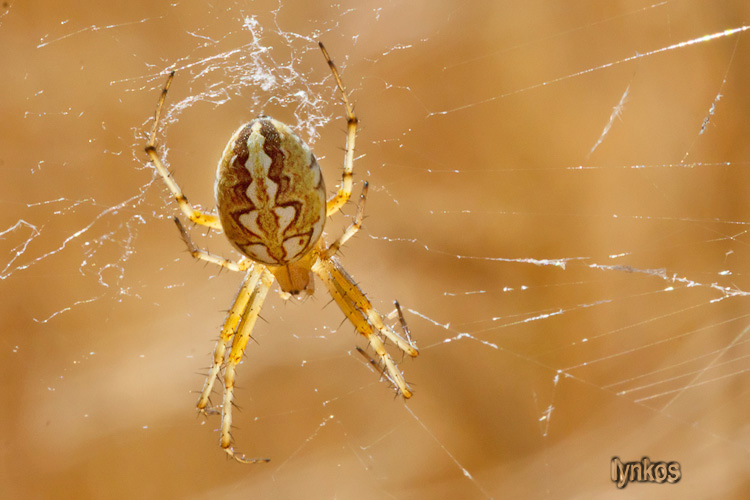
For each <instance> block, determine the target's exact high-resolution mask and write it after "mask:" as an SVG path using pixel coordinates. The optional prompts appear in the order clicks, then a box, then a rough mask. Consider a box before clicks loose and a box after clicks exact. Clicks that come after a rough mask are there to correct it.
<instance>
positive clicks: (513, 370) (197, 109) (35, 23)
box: [0, 0, 750, 499]
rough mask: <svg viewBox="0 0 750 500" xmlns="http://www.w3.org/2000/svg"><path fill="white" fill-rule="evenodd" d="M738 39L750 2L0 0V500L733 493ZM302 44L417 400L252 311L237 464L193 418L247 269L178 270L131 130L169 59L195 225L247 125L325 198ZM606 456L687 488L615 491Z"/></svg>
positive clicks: (741, 421) (742, 232)
mask: <svg viewBox="0 0 750 500" xmlns="http://www.w3.org/2000/svg"><path fill="white" fill-rule="evenodd" d="M749 25H750V8H748V3H747V2H746V1H745V0H734V1H723V2H712V1H703V0H701V1H698V0H684V1H665V2H653V1H651V2H644V1H636V0H631V1H621V2H601V1H596V0H580V1H575V2H559V1H552V0H538V1H533V2H496V1H485V2H463V1H439V2H434V1H425V0H423V1H416V2H393V1H377V0H376V1H368V2H359V1H358V2H346V1H345V2H339V3H335V4H326V3H317V2H301V1H296V0H293V1H285V0H280V1H278V2H276V1H256V2H252V1H232V2H218V3H206V2H183V3H176V4H174V3H168V2H156V3H154V2H143V1H137V0H136V1H134V2H128V3H125V4H115V3H112V4H107V5H105V4H103V3H101V2H80V1H77V2H71V1H64V2H51V1H48V2H21V1H13V0H10V1H8V2H4V3H3V4H2V6H1V7H0V45H2V47H3V49H4V50H2V51H0V65H1V67H2V68H3V77H2V79H0V88H2V92H0V110H1V116H2V122H1V123H0V128H1V133H0V165H2V183H0V208H1V211H0V296H1V297H2V301H0V321H1V325H2V327H1V329H0V331H1V332H2V333H1V335H0V387H1V392H0V394H2V397H3V402H4V404H3V405H2V407H1V408H0V440H1V441H0V443H1V445H0V491H2V497H3V498H76V499H86V498H97V499H101V498H157V497H158V498H212V499H216V498H310V499H329V498H360V499H379V498H398V499H435V498H462V499H473V498H477V499H484V498H617V499H621V498H662V497H671V498H748V495H750V476H749V475H748V470H749V465H750V463H749V460H748V452H749V451H750V391H749V390H748V387H749V386H750V374H749V373H748V372H749V371H750V343H748V341H749V340H750V336H749V335H750V333H749V330H750V326H749V325H750V299H749V298H748V293H750V281H748V259H749V258H750V252H748V244H749V243H750V236H748V227H749V226H750V208H749V205H748V188H747V186H748V182H750V163H749V159H750V147H749V146H748V144H750V141H748V138H749V137H750V118H748V117H749V116H750V113H749V112H750V93H749V92H748V89H750V29H748V26H749ZM317 40H322V41H323V42H325V43H326V45H327V47H328V49H329V51H330V53H331V55H332V56H333V57H334V59H335V60H336V62H337V63H338V65H339V66H340V68H341V72H342V76H343V79H344V82H345V84H346V86H347V88H348V90H349V94H350V97H351V99H352V101H353V102H354V103H356V110H357V113H358V115H359V117H360V120H361V125H362V126H361V129H360V131H359V135H358V141H357V161H356V164H355V180H356V182H357V184H356V185H355V194H356V193H358V192H359V190H360V189H361V182H362V180H364V179H367V180H369V182H370V186H371V189H370V195H369V198H368V204H367V209H366V216H367V217H366V219H365V224H364V228H363V229H362V231H361V232H360V233H359V234H358V235H357V237H356V238H355V239H354V240H353V241H351V242H350V243H348V244H347V245H346V248H345V249H344V251H343V255H342V261H343V263H344V265H345V266H346V268H347V269H348V270H349V272H350V273H351V274H353V275H354V276H355V277H356V279H357V280H358V282H359V283H360V285H361V286H362V287H363V289H364V290H366V291H367V293H368V295H369V296H370V298H371V299H372V301H373V303H374V304H375V306H376V307H377V308H378V309H379V310H380V311H381V312H382V313H384V314H389V313H391V312H392V311H393V305H392V300H393V299H398V300H399V301H400V302H401V303H402V304H403V306H404V310H405V316H406V319H407V321H408V323H409V326H410V328H411V333H412V336H413V338H414V339H415V340H416V342H417V344H418V346H419V347H420V349H421V354H420V356H419V358H417V359H415V360H411V359H401V357H400V356H397V359H398V360H399V366H400V367H401V369H402V370H403V371H404V373H405V376H406V378H407V380H408V381H409V382H410V383H411V384H412V386H413V388H414V397H413V398H412V399H411V400H409V401H408V402H405V401H403V400H402V399H400V398H394V393H393V391H392V389H391V387H390V386H389V384H388V383H387V381H382V380H380V378H379V375H378V373H376V372H375V371H373V370H372V369H371V367H370V366H369V365H368V363H367V362H366V360H365V359H363V358H362V357H361V356H359V355H358V354H357V352H356V350H355V346H357V345H359V346H361V347H364V348H367V343H366V341H364V340H363V339H362V338H359V337H358V336H357V334H356V333H355V332H354V329H353V327H352V326H351V325H350V324H349V323H347V322H343V315H342V314H341V313H340V311H338V309H337V308H336V307H335V305H333V304H329V302H330V299H329V297H328V296H327V294H326V293H325V290H324V288H323V287H322V286H321V285H319V286H318V291H317V293H316V295H315V297H314V298H312V299H310V300H307V301H305V302H302V303H299V302H284V301H283V300H281V298H280V297H279V296H278V294H276V293H271V294H270V295H269V298H268V300H267V302H266V304H265V307H264V308H263V311H262V321H259V322H258V324H257V326H256V329H255V332H254V337H255V342H253V343H251V345H250V346H249V348H248V351H247V356H246V359H245V361H244V362H243V364H242V365H241V366H240V369H239V375H238V390H237V396H236V398H237V399H236V401H237V404H238V406H239V410H238V411H237V412H236V414H235V424H236V429H235V431H234V435H235V438H236V446H237V449H239V450H240V451H243V452H246V453H247V454H248V455H250V456H261V457H270V458H271V462H270V463H268V464H264V465H255V466H243V465H239V464H237V463H234V462H233V461H230V460H227V459H226V457H225V455H224V454H223V453H221V451H220V450H219V447H218V444H217V443H218V433H217V430H216V429H217V427H218V425H219V419H218V417H216V416H214V417H210V418H203V417H200V416H199V415H197V414H196V412H195V410H194V404H195V401H196V399H197V394H196V391H198V390H200V388H201V387H202V384H203V378H204V374H205V372H206V369H207V367H208V365H209V363H210V360H211V356H212V354H211V353H212V350H213V344H214V341H215V339H216V337H217V335H218V330H219V327H220V325H221V323H222V322H223V319H224V314H225V313H224V311H225V310H226V309H227V308H228V307H229V305H230V303H231V300H232V297H233V295H234V293H235V291H236V289H237V287H238V285H239V282H240V279H241V277H240V276H239V275H236V274H232V273H227V272H221V273H220V272H218V270H217V269H215V268H213V267H210V266H206V265H203V264H201V263H198V262H194V261H193V260H192V259H191V257H190V255H189V254H187V252H186V251H185V248H184V245H183V243H182V242H181V241H180V238H179V236H178V234H177V231H176V229H175V228H174V225H173V223H172V222H171V220H170V218H171V217H172V216H174V215H177V214H178V209H177V207H176V205H175V203H174V202H173V201H171V199H170V197H169V193H168V192H167V190H166V189H165V187H164V185H163V183H162V182H161V181H160V180H158V179H155V177H154V171H153V169H152V168H151V167H150V166H149V165H148V163H147V161H146V156H145V154H144V153H143V146H144V143H145V138H144V133H145V132H146V131H148V130H149V127H150V126H151V123H152V121H151V117H152V115H153V112H154V109H155V105H156V101H157V98H158V96H159V92H160V89H161V86H162V85H163V84H164V81H165V75H166V72H167V71H168V69H169V68H172V67H173V68H175V69H176V70H177V76H176V77H175V80H174V83H173V86H172V89H171V91H170V94H169V96H168V100H167V107H166V113H167V114H166V116H165V119H164V122H163V124H162V125H163V126H162V128H161V130H160V133H159V144H160V145H161V147H162V153H163V155H164V157H165V161H166V162H167V163H168V164H169V166H170V168H171V169H172V170H173V171H174V174H175V178H176V179H177V181H178V182H179V183H180V184H181V186H182V187H183V188H184V190H185V192H186V193H187V195H188V196H189V198H190V199H191V201H193V202H194V203H196V204H198V205H200V206H202V207H204V208H206V209H207V210H211V209H213V207H214V202H213V197H212V190H213V176H214V169H215V165H216V162H217V160H218V158H219V156H220V154H221V151H222V150H223V148H224V145H225V142H226V141H227V139H228V138H229V136H230V135H231V133H232V132H233V131H234V130H235V128H236V127H237V126H239V125H240V124H241V123H243V122H245V121H248V120H249V119H251V118H252V117H254V116H256V115H257V114H260V113H266V114H269V115H272V116H274V117H276V118H278V119H280V120H282V121H285V122H287V123H289V124H290V125H292V126H293V127H295V128H296V129H297V130H298V132H299V134H300V135H301V136H302V137H303V138H304V139H305V140H306V141H308V142H309V143H310V144H311V145H312V146H313V149H314V151H315V152H316V155H317V156H318V157H319V158H320V161H321V164H322V165H323V169H324V174H325V176H326V179H327V184H328V188H329V190H331V191H333V190H334V188H335V184H336V182H337V180H338V177H339V175H340V168H341V165H342V159H343V153H342V148H343V145H344V138H345V133H344V129H345V122H344V119H343V108H342V106H341V104H340V100H339V97H338V95H337V93H336V91H335V89H334V86H333V81H332V78H331V77H330V73H329V71H328V68H327V67H326V64H325V61H324V60H323V58H322V56H321V55H320V53H319V50H318V48H317V45H316V41H317ZM353 214H354V205H353V204H350V205H348V206H347V208H346V210H345V214H344V215H338V216H336V217H335V218H334V219H333V220H331V221H330V223H329V225H328V226H327V238H328V239H329V240H330V238H333V237H335V236H337V235H338V234H339V233H340V231H341V230H343V228H344V227H345V226H346V224H347V223H348V222H349V221H350V217H351V216H352V215H353ZM191 234H192V235H193V238H194V239H195V240H196V242H198V244H199V245H201V246H203V247H204V248H208V249H209V250H211V251H213V252H216V253H220V254H222V255H226V256H228V257H232V256H236V254H234V253H233V251H232V249H231V248H230V247H229V245H228V244H227V243H226V242H225V241H224V240H223V237H222V236H221V235H220V234H207V233H206V231H205V230H203V229H201V228H193V229H192V232H191ZM392 321H393V322H394V323H396V321H395V320H392ZM369 352H372V351H371V350H370V351H369ZM392 352H393V354H394V355H396V354H397V353H396V352H395V350H392ZM214 400H215V401H219V399H218V398H217V397H215V398H214ZM615 456H617V457H620V459H621V460H622V461H623V462H629V461H637V460H640V459H641V458H642V457H649V458H650V459H651V460H652V461H665V462H672V461H676V462H679V463H680V465H681V470H682V479H681V480H680V482H679V483H677V484H663V485H657V484H629V485H628V486H627V487H626V488H625V489H623V490H618V489H617V488H616V486H615V485H614V484H613V483H612V481H611V479H610V461H611V460H612V458H613V457H615Z"/></svg>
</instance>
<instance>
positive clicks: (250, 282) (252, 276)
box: [196, 265, 263, 415]
mask: <svg viewBox="0 0 750 500" xmlns="http://www.w3.org/2000/svg"><path fill="white" fill-rule="evenodd" d="M262 267H263V266H260V265H258V266H255V267H254V268H253V270H252V271H250V272H248V273H247V275H245V279H244V280H243V281H242V285H241V286H240V289H239V291H238V292H237V297H236V298H235V299H234V304H233V305H232V307H231V309H229V312H228V313H227V319H226V320H225V321H224V326H223V327H222V329H221V335H220V336H219V340H218V342H216V348H215V349H214V361H213V364H212V365H211V368H210V369H209V372H208V377H207V378H206V382H205V383H204V384H203V390H202V391H201V397H200V399H198V404H197V405H196V406H197V408H198V411H200V412H201V413H203V414H204V415H205V414H207V412H208V411H207V410H206V408H208V406H209V401H208V398H209V397H210V395H211V391H212V390H213V387H214V381H215V380H216V376H217V375H218V374H219V370H220V369H221V365H222V364H223V363H224V357H225V354H226V350H227V345H229V341H230V340H232V337H234V332H235V330H237V325H238V324H239V323H240V319H241V318H242V314H243V313H244V311H245V310H246V309H247V304H248V303H249V302H250V297H251V295H252V294H253V292H254V291H255V287H256V285H257V284H258V280H259V279H260V276H261V274H262V273H263V269H262ZM209 409H210V408H209Z"/></svg>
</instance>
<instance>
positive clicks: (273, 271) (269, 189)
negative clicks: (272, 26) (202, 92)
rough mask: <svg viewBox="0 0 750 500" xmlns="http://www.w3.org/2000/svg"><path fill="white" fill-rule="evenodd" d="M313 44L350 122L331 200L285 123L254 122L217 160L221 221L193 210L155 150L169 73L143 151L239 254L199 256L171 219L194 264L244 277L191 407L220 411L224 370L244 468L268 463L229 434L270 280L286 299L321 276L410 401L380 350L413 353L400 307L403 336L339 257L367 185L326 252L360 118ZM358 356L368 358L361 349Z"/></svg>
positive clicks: (223, 438) (346, 191) (178, 196)
mask: <svg viewBox="0 0 750 500" xmlns="http://www.w3.org/2000/svg"><path fill="white" fill-rule="evenodd" d="M318 45H319V46H320V50H321V51H322V52H323V57H325V59H326V62H327V63H328V66H329V67H330V69H331V73H332V74H333V78H334V80H335V81H336V86H337V87H338V90H339V92H340V94H341V98H342V101H343V103H344V108H345V111H346V119H347V134H346V148H345V155H344V171H343V174H342V178H341V185H340V186H339V189H338V191H337V192H336V194H334V195H333V196H332V197H331V198H329V199H328V200H326V190H325V184H324V181H323V175H322V173H321V171H320V166H319V165H318V162H317V160H316V159H315V156H314V155H313V153H312V151H310V148H309V147H308V146H307V144H305V143H304V142H303V141H302V140H301V139H300V138H299V137H297V136H296V135H295V134H294V132H292V130H291V129H290V128H289V127H288V126H286V125H285V124H283V123H281V122H279V121H277V120H274V119H273V118H270V117H268V116H265V115H260V116H259V117H258V118H256V119H254V120H252V121H250V122H248V123H246V124H244V125H242V126H241V127H240V128H239V129H238V130H237V131H236V132H235V133H234V135H233V136H232V138H231V139H229V142H228V143H227V145H226V147H225V148H224V153H223V154H222V156H221V159H220V160H219V165H218V170H217V173H216V184H215V195H216V204H217V207H218V212H219V214H218V215H212V214H208V213H205V212H202V211H200V210H198V209H196V208H194V207H193V206H192V205H191V204H190V202H188V200H187V198H186V197H185V195H184V194H183V192H182V190H181V189H180V187H179V186H178V185H177V183H176V182H175V181H174V179H173V178H172V175H171V173H170V172H169V171H168V170H167V168H166V167H165V166H164V163H162V161H161V158H160V157H159V153H158V151H157V148H156V132H157V127H158V124H159V117H160V115H161V112H162V108H163V107H164V101H165V99H166V96H167V91H168V90H169V86H170V84H171V83H172V79H173V78H174V75H175V72H174V71H172V72H171V73H170V75H169V77H168V78H167V82H166V84H165V85H164V88H163V90H162V92H161V96H160V98H159V101H158V104H157V107H156V113H155V115H154V123H153V127H152V129H151V133H150V135H149V139H148V143H147V144H146V153H147V154H148V156H149V158H150V159H151V161H152V162H153V164H154V167H155V168H156V170H157V171H158V173H159V175H160V176H161V178H162V179H163V180H164V182H165V183H166V185H167V187H168V188H169V191H170V192H171V193H172V195H173V196H174V199H175V200H176V201H177V203H178V205H179V206H180V209H181V210H182V213H183V214H184V215H185V216H186V217H187V218H188V219H190V220H191V221H193V222H194V223H196V224H199V225H202V226H206V227H208V228H211V229H216V230H220V231H223V232H224V234H225V235H226V237H227V238H228V239H229V242H230V243H231V244H232V245H233V246H234V247H235V248H236V249H237V250H239V252H240V253H241V254H242V257H241V258H240V259H239V260H236V261H234V260H228V259H225V258H223V257H220V256H218V255H214V254H211V253H209V252H207V251H205V250H203V249H199V248H198V247H197V246H196V245H195V244H194V243H193V241H192V240H191V239H190V236H189V235H188V233H187V231H186V230H185V228H184V226H183V225H182V223H181V222H180V219H179V218H177V217H174V221H175V223H176V224H177V227H178V229H179V231H180V234H181V236H182V239H183V241H184V242H185V244H186V246H187V248H188V250H189V251H190V254H191V255H192V256H193V257H194V258H196V259H198V260H203V261H206V262H210V263H212V264H216V265H219V266H221V267H223V268H225V269H229V270H232V271H238V272H244V273H245V277H244V279H243V281H242V284H241V286H240V289H239V291H238V292H237V296H236V298H235V299H234V303H233V304H232V307H231V308H230V309H229V312H228V313H227V317H226V320H225V321H224V326H223V327H222V329H221V334H220V336H219V340H218V342H217V343H216V348H215V350H214V359H213V363H212V365H211V367H210V369H209V372H208V377H207V378H206V381H205V383H204V385H203V390H202V391H201V395H200V398H199V399H198V403H197V405H196V406H197V408H198V411H199V412H201V413H202V414H204V415H208V414H209V413H218V411H217V410H214V409H212V407H211V405H210V401H209V397H210V394H211V392H212V390H213V384H214V381H215V380H216V379H217V378H218V377H219V375H220V372H221V371H222V368H223V379H224V392H223V398H222V405H221V430H220V445H221V448H222V449H223V450H224V451H225V452H226V453H227V454H228V455H229V456H230V457H232V458H234V459H235V460H237V461H239V462H244V463H258V462H268V461H269V459H267V458H253V459H248V458H245V456H244V455H242V454H240V453H237V452H235V450H234V448H233V446H232V444H233V438H232V435H231V428H232V405H233V398H234V381H235V372H236V369H237V365H238V364H239V362H240V361H241V359H242V356H243V353H244V352H245V348H246V347H247V343H248V341H249V340H250V338H251V333H252V330H253V326H254V325H255V321H256V320H257V318H258V314H259V313H260V309H261V306H262V305H263V301H264V300H265V298H266V295H267V294H268V291H269V289H270V288H271V286H272V285H273V283H274V280H275V281H277V282H278V283H279V287H280V289H281V291H282V296H284V297H285V298H289V297H290V296H307V295H310V294H312V293H313V274H315V275H317V276H318V278H320V279H321V281H322V282H323V283H324V285H325V286H326V288H327V289H328V292H329V293H330V294H331V297H333V300H334V301H335V302H336V303H337V304H338V305H339V307H340V308H341V311H342V312H343V313H344V315H345V316H346V317H347V318H348V319H349V321H350V322H351V323H352V324H353V325H354V327H355V328H356V329H357V331H358V332H359V333H361V334H362V335H364V337H365V338H366V339H367V340H368V341H369V343H370V345H371V346H372V347H373V349H374V350H375V352H376V353H377V356H378V358H379V360H380V363H382V365H379V364H378V363H376V362H375V361H373V360H371V359H369V358H368V359H369V361H370V362H371V363H372V364H375V365H378V366H382V369H381V373H382V374H383V375H384V376H385V377H386V378H388V379H389V380H390V381H391V382H392V383H393V384H394V386H395V389H396V392H397V394H401V395H402V396H403V397H404V398H410V397H411V395H412V392H411V390H410V389H409V387H408V385H407V384H406V381H405V380H404V377H403V375H402V374H401V372H400V371H399V370H398V368H396V364H395V363H394V361H393V358H391V356H390V355H389V354H388V352H387V351H386V350H385V347H384V342H385V341H388V340H390V341H391V342H392V343H394V344H395V345H396V346H397V347H398V348H399V349H401V350H402V351H403V352H405V353H406V354H408V355H409V356H412V357H416V356H417V355H418V354H419V352H418V351H417V349H416V347H415V346H414V344H413V343H412V342H411V339H410V336H409V330H408V327H407V326H406V322H405V320H404V316H403V313H402V311H401V307H400V306H399V304H398V302H395V305H396V310H397V311H398V317H399V321H400V323H401V327H402V329H403V330H404V333H405V335H406V339H404V338H402V337H401V336H400V335H398V334H397V333H396V332H395V331H394V330H393V328H391V327H390V326H388V325H387V324H386V323H385V322H384V321H383V318H382V316H381V315H380V314H379V313H378V312H377V311H376V310H375V309H374V308H373V306H372V304H371V303H370V301H369V300H368V299H367V297H366V296H365V294H364V292H363V291H362V290H361V289H360V288H359V286H358V285H357V283H356V282H355V281H354V279H352V277H351V276H350V275H349V274H348V273H347V272H346V271H345V270H344V268H343V267H342V266H341V263H340V262H339V260H338V259H337V258H336V255H335V254H336V253H337V252H338V251H339V249H340V248H341V246H342V245H343V244H344V243H346V242H347V241H348V240H349V238H351V237H352V236H354V234H355V233H356V232H357V231H358V230H359V229H360V227H361V225H362V217H363V214H364V206H365V199H366V198H367V182H366V181H365V182H364V185H363V188H362V194H361V195H360V197H359V202H358V204H357V212H356V216H355V218H354V221H353V222H352V224H350V225H349V226H348V227H347V228H346V230H345V231H344V233H343V234H342V235H341V236H340V237H339V238H338V239H337V240H336V241H334V242H333V243H331V244H330V245H326V244H325V242H324V241H323V238H321V235H322V233H323V226H324V224H325V220H326V218H327V217H330V216H331V215H333V214H335V213H336V212H338V211H339V210H340V209H341V207H342V206H343V205H344V204H345V203H346V202H347V201H348V200H349V197H350V196H351V192H352V169H353V164H354V140H355V136H356V133H357V117H356V116H355V114H354V110H353V108H352V106H351V104H350V103H349V99H348V98H347V96H346V90H345V89H344V85H343V83H342V81H341V77H340V76H339V73H338V70H337V69H336V66H335V65H334V63H333V60H332V59H331V57H330V56H329V55H328V51H326V49H325V47H324V46H323V44H322V43H319V44H318ZM300 294H302V295H300ZM230 343H231V347H230ZM228 347H229V352H227V348H228ZM357 351H358V352H360V353H362V354H364V352H363V351H362V350H361V349H360V348H359V347H358V348H357Z"/></svg>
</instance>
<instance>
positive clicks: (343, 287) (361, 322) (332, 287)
mask: <svg viewBox="0 0 750 500" xmlns="http://www.w3.org/2000/svg"><path fill="white" fill-rule="evenodd" d="M312 270H313V272H314V273H315V274H317V275H318V277H319V278H320V279H321V280H322V281H323V283H324V284H325V285H326V287H327V288H328V291H329V292H330V294H331V296H332V297H333V299H334V300H335V301H336V303H337V304H338V305H339V307H340V308H341V311H342V312H343V313H344V314H345V315H346V317H347V318H348V319H349V321H351V323H352V324H353V325H354V327H355V328H356V329H357V331H358V332H359V333H361V334H362V335H364V336H365V338H367V340H368V341H369V342H370V345H372V347H373V349H374V350H375V352H376V353H377V355H378V356H379V358H380V360H381V362H382V363H383V365H384V367H385V371H386V373H387V374H388V378H389V379H390V380H391V381H392V382H393V383H394V384H395V385H396V387H397V388H398V390H399V392H400V393H401V394H402V395H403V396H404V398H407V399H408V398H410V397H411V395H412V393H411V390H410V389H409V387H408V386H407V384H406V381H405V380H404V376H403V375H402V374H401V372H400V371H399V370H398V368H396V364H395V363H394V362H393V358H391V356H390V354H388V352H387V351H386V350H385V346H384V345H383V341H382V340H381V339H380V337H378V335H377V334H376V333H375V331H376V330H377V331H378V332H380V333H381V334H382V335H384V336H385V337H386V338H388V339H389V340H391V341H392V342H394V343H395V344H396V345H397V346H398V347H399V348H400V349H402V350H403V351H404V352H406V353H407V354H409V355H410V356H417V355H418V354H419V352H418V351H417V349H416V348H414V347H413V346H412V345H411V344H409V343H408V342H406V341H405V340H404V339H402V338H401V337H399V336H398V334H396V332H394V331H393V330H392V329H390V328H389V327H387V326H386V325H384V324H383V321H382V319H381V318H380V315H379V314H378V313H377V311H375V309H374V308H373V307H372V304H370V301H369V300H367V298H366V297H365V295H364V293H363V292H362V290H360V289H359V287H358V286H357V284H356V283H355V282H354V280H352V278H351V276H349V275H348V274H347V273H346V271H344V270H343V268H342V267H341V265H340V264H339V263H338V262H337V261H336V260H335V259H333V258H332V259H318V261H317V262H316V263H315V265H314V266H313V268H312Z"/></svg>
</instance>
